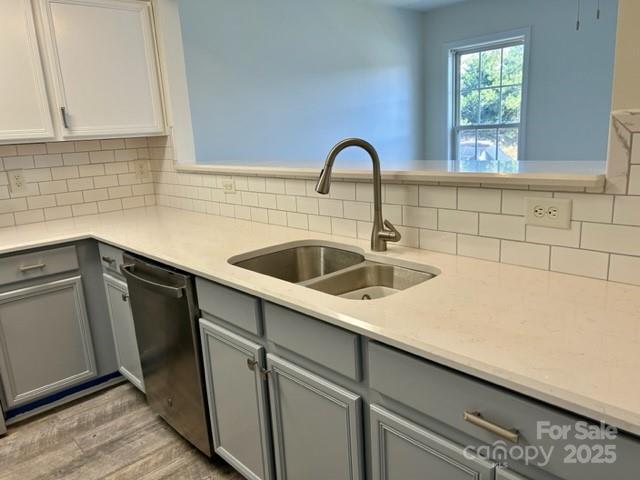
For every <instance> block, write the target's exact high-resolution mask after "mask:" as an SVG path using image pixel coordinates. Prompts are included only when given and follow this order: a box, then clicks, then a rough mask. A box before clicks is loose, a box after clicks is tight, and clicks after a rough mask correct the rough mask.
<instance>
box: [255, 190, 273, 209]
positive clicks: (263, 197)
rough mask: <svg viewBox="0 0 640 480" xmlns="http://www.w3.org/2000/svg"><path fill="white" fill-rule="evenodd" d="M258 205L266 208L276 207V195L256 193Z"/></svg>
mask: <svg viewBox="0 0 640 480" xmlns="http://www.w3.org/2000/svg"><path fill="white" fill-rule="evenodd" d="M258 205H259V206H260V207H262V208H268V209H276V208H277V202H276V196H275V194H273V193H259V194H258Z"/></svg>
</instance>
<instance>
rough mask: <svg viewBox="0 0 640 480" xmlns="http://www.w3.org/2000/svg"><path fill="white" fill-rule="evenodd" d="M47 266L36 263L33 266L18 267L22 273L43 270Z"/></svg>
mask: <svg viewBox="0 0 640 480" xmlns="http://www.w3.org/2000/svg"><path fill="white" fill-rule="evenodd" d="M46 266H47V264H46V263H37V264H35V265H26V266H21V267H18V268H19V269H20V271H21V272H22V273H26V272H30V271H31V270H43V269H44V268H45V267H46Z"/></svg>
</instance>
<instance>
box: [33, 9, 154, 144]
mask: <svg viewBox="0 0 640 480" xmlns="http://www.w3.org/2000/svg"><path fill="white" fill-rule="evenodd" d="M41 5H42V7H43V23H44V29H45V35H46V37H47V39H48V41H47V42H46V43H47V45H48V48H49V58H50V61H51V67H52V69H53V77H54V78H53V82H54V85H55V90H56V97H57V98H56V101H57V108H58V109H59V112H58V113H59V115H60V118H61V123H62V127H63V129H62V132H63V137H65V138H77V137H93V138H95V137H109V136H140V135H153V134H161V133H163V132H164V120H163V110H162V101H161V94H160V81H159V74H158V62H157V57H156V50H155V41H154V31H153V26H152V25H153V24H152V13H151V5H150V4H149V3H148V2H144V1H140V0H41Z"/></svg>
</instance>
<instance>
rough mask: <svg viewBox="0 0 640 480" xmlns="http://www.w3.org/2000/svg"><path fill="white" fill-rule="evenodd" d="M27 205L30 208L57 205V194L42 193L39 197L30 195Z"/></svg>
mask: <svg viewBox="0 0 640 480" xmlns="http://www.w3.org/2000/svg"><path fill="white" fill-rule="evenodd" d="M27 206H28V208H29V210H36V209H39V208H47V207H55V206H56V196H55V195H40V196H37V197H28V198H27Z"/></svg>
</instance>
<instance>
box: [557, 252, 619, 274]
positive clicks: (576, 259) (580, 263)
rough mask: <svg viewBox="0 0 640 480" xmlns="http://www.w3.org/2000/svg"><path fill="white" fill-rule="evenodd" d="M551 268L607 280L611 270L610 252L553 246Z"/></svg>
mask: <svg viewBox="0 0 640 480" xmlns="http://www.w3.org/2000/svg"><path fill="white" fill-rule="evenodd" d="M551 270H553V271H555V272H561V273H569V274H571V275H580V276H583V277H592V278H600V279H603V280H605V279H606V278H607V275H608V270H609V254H607V253H600V252H591V251H589V250H578V249H575V248H564V247H553V248H551Z"/></svg>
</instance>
